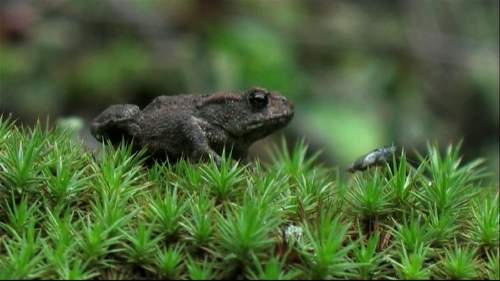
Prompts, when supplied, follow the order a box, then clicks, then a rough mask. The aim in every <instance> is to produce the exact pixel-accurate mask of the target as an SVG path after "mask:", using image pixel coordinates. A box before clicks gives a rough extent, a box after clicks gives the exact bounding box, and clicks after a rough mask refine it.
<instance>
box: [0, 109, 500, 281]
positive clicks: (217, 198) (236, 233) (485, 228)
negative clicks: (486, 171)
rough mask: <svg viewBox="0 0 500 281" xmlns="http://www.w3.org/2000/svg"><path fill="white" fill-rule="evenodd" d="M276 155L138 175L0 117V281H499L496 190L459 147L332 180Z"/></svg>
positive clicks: (133, 160) (121, 154) (140, 162)
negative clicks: (263, 160) (395, 280)
mask: <svg viewBox="0 0 500 281" xmlns="http://www.w3.org/2000/svg"><path fill="white" fill-rule="evenodd" d="M285 147H286V144H285V143H283V145H282V146H281V147H275V148H274V149H273V150H272V156H273V157H272V159H273V160H272V162H271V163H266V164H265V163H259V162H257V163H255V164H253V165H246V166H245V165H242V164H241V163H238V162H235V161H232V160H230V159H226V158H224V161H223V162H222V164H221V165H219V166H217V165H216V164H215V163H213V162H209V163H201V164H190V163H187V162H184V161H182V162H180V163H178V164H177V165H170V164H158V163H157V164H154V165H152V166H147V165H145V164H144V163H145V162H144V160H145V158H146V157H147V155H145V154H144V152H140V153H135V154H134V153H133V152H132V150H131V147H130V146H128V145H121V146H120V147H117V148H113V147H111V146H109V145H103V147H102V149H101V151H100V153H96V152H94V151H90V150H88V149H86V148H85V147H84V146H83V145H82V143H81V142H79V141H77V140H75V139H74V134H73V133H72V132H71V130H66V131H65V130H62V129H56V130H51V129H49V128H47V127H43V126H41V125H40V124H37V125H36V126H35V127H34V128H32V129H29V128H23V127H21V126H17V125H16V124H13V122H11V121H9V120H6V119H5V118H0V222H1V223H0V279H49V278H59V279H92V278H128V279H132V278H138V277H148V278H176V279H179V278H181V279H183V278H186V279H200V278H201V279H203V278H219V279H220V278H249V279H256V278H271V279H298V278H301V279H302V278H305V279H311V278H321V279H331V278H340V279H345V278H376V279H380V278H424V279H426V278H492V277H495V276H498V266H495V265H498V264H497V263H498V251H497V249H498V246H499V245H498V191H497V190H496V189H495V185H494V184H490V185H491V188H489V187H484V186H485V182H486V181H484V180H485V179H486V178H485V177H484V176H483V174H482V171H483V165H482V164H481V163H480V162H477V161H474V162H471V163H464V164H461V163H460V157H459V151H458V147H455V146H450V147H449V149H448V150H446V151H445V152H444V153H440V152H439V150H438V149H437V148H436V147H435V146H431V145H430V146H429V148H428V151H427V156H425V157H423V158H422V161H421V164H420V165H419V166H418V167H413V166H412V165H410V163H407V162H406V158H405V157H402V158H401V159H402V161H404V163H398V164H397V166H393V167H389V166H392V164H391V165H388V167H384V168H377V169H373V170H368V171H366V172H364V173H358V174H355V175H352V176H349V177H348V178H347V180H342V181H341V180H339V178H338V173H334V172H332V171H333V169H330V168H329V167H325V166H322V165H320V164H319V163H317V161H316V155H315V156H313V157H312V158H308V157H307V156H306V155H308V154H307V153H306V150H307V146H306V145H305V144H304V143H303V142H299V143H298V144H297V145H296V146H295V147H294V149H292V151H291V152H288V151H287V150H286V149H285ZM480 202H485V203H484V204H481V203H480ZM462 264H466V265H467V266H468V267H467V268H465V269H464V268H463V266H462Z"/></svg>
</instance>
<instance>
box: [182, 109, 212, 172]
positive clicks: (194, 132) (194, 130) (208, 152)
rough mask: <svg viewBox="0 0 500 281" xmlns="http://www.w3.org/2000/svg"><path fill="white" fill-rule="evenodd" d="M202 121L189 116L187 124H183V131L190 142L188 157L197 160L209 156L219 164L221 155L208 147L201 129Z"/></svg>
mask: <svg viewBox="0 0 500 281" xmlns="http://www.w3.org/2000/svg"><path fill="white" fill-rule="evenodd" d="M202 122H203V121H201V120H200V119H198V118H196V117H191V118H190V120H189V122H188V126H185V129H184V133H185V135H186V136H187V138H188V139H189V141H190V142H191V153H190V154H189V157H190V159H192V160H195V161H199V160H206V159H208V158H209V157H210V156H211V157H212V158H213V159H214V161H215V163H216V164H217V165H219V164H220V163H221V157H220V155H219V154H217V152H215V151H214V150H213V149H212V148H211V147H210V145H209V143H208V140H207V138H206V136H205V133H204V131H203V129H202V124H201V123H202Z"/></svg>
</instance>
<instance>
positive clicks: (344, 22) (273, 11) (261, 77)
mask: <svg viewBox="0 0 500 281" xmlns="http://www.w3.org/2000/svg"><path fill="white" fill-rule="evenodd" d="M498 6H499V4H498V1H493V0H481V1H465V0H460V1H430V0H424V1H373V2H372V1H195V0H189V1H186V0H175V1H160V0H149V1H138V0H109V1H98V0H89V1H65V0H43V1H34V0H33V1H9V0H4V1H1V2H0V114H1V113H2V112H3V113H13V114H14V116H15V117H16V118H19V119H21V120H22V121H24V122H27V123H33V121H34V120H35V117H37V116H40V117H42V118H44V117H46V116H50V117H51V120H54V121H55V120H57V118H59V117H71V116H80V117H81V118H83V120H84V124H88V121H89V120H90V119H91V118H92V117H94V116H95V115H96V114H98V113H99V112H100V111H101V110H102V109H104V108H105V107H106V106H108V105H109V104H111V103H118V102H120V103H136V104H138V105H140V106H144V105H146V104H147V103H148V102H149V101H150V100H151V99H152V98H153V97H155V96H158V95H161V94H180V93H210V92H213V91H218V90H240V89H245V88H247V87H250V86H254V85H259V86H262V87H266V88H269V89H273V90H278V91H281V92H282V93H283V94H285V95H287V96H289V97H290V98H291V99H292V100H293V101H294V102H295V103H296V105H297V106H296V109H297V114H296V116H295V120H294V121H293V122H292V124H291V125H290V127H289V128H287V130H286V131H285V132H286V134H287V136H288V137H289V138H297V137H301V136H306V137H307V141H308V142H309V143H311V144H312V146H313V147H319V148H321V149H322V150H323V151H324V152H325V153H324V158H325V159H326V160H329V161H330V162H333V163H337V164H342V165H345V164H346V163H347V162H349V161H351V160H352V159H353V158H355V157H356V156H358V155H359V154H362V153H364V152H366V151H368V150H370V149H372V148H374V147H377V146H382V145H385V144H388V143H392V142H394V143H396V144H400V145H403V146H406V147H409V148H417V149H423V148H424V146H425V142H426V141H427V140H428V139H434V140H437V141H438V142H440V143H443V145H444V144H445V143H449V142H457V141H459V140H460V139H462V138H463V139H464V146H463V148H464V154H465V157H466V158H467V159H471V158H475V157H477V156H485V157H487V158H488V159H489V160H490V165H491V167H492V168H493V170H495V171H496V172H497V173H498V136H499V135H498V132H499V109H498V102H499V90H498V89H499V82H498V76H499V68H498V60H499V57H498V39H499V38H498V32H499V30H498V18H499V14H498V8H499V7H498ZM87 131H88V130H86V129H83V130H82V132H84V134H85V136H86V138H87V139H89V140H91V138H90V137H88V132H87ZM257 147H258V146H257ZM257 150H258V149H257Z"/></svg>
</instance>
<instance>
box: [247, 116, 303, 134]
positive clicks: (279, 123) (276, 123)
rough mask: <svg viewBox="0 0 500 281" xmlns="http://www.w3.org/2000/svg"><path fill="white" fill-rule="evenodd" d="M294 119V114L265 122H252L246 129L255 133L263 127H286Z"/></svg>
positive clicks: (276, 117)
mask: <svg viewBox="0 0 500 281" xmlns="http://www.w3.org/2000/svg"><path fill="white" fill-rule="evenodd" d="M292 118H293V113H290V114H283V115H279V116H275V117H273V118H269V119H266V120H264V121H255V122H251V123H249V124H248V125H247V126H246V127H245V129H246V131H254V130H256V129H259V128H262V127H284V126H286V125H287V124H288V122H290V121H291V120H292Z"/></svg>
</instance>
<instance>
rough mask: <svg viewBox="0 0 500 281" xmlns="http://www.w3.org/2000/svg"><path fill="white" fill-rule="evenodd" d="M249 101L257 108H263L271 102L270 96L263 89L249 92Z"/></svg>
mask: <svg viewBox="0 0 500 281" xmlns="http://www.w3.org/2000/svg"><path fill="white" fill-rule="evenodd" d="M248 101H249V102H250V104H251V105H252V106H253V107H254V108H256V109H262V108H264V107H266V106H267V104H268V103H269V96H268V94H267V93H266V92H264V91H262V90H252V91H251V92H250V93H249V94H248Z"/></svg>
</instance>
